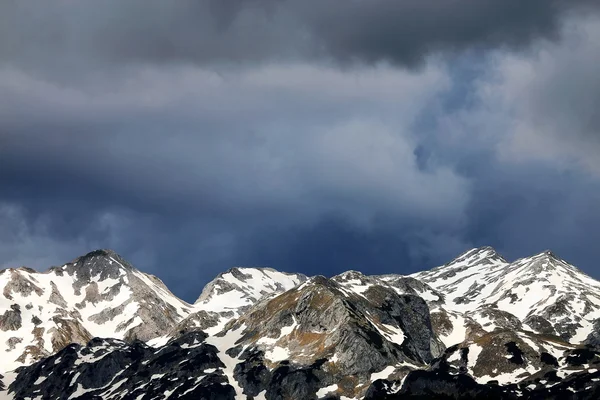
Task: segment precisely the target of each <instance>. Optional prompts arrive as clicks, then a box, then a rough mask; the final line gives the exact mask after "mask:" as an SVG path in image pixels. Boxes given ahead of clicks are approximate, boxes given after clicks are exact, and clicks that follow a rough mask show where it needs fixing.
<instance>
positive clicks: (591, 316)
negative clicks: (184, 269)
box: [0, 247, 600, 400]
mask: <svg viewBox="0 0 600 400" xmlns="http://www.w3.org/2000/svg"><path fill="white" fill-rule="evenodd" d="M0 285H1V287H0V289H2V290H3V292H2V296H0V307H2V309H0V340H3V341H4V343H5V346H6V348H5V350H6V352H7V355H8V356H9V357H8V358H6V359H5V360H2V359H0V373H2V376H0V390H2V387H3V386H4V387H6V391H5V392H0V398H2V396H3V395H5V396H6V397H7V398H15V399H21V398H32V399H33V398H52V399H54V398H56V399H59V398H60V399H75V398H78V399H87V398H90V399H92V398H93V399H97V398H102V399H104V398H106V399H130V398H131V399H166V398H169V399H173V398H182V399H185V398H189V399H268V400H274V399H340V400H342V399H344V400H349V399H362V398H364V399H394V398H402V399H404V398H424V397H425V398H431V397H432V396H433V397H436V396H442V395H443V396H446V398H459V397H460V396H464V395H470V396H471V398H480V397H481V398H532V399H534V398H540V399H541V398H557V399H562V398H570V397H569V396H571V397H572V398H590V399H592V398H598V397H599V396H600V383H598V382H600V372H599V370H600V353H599V352H598V351H599V350H600V282H598V281H596V280H594V279H592V278H591V277H589V276H587V275H585V274H584V273H583V272H581V271H580V270H578V269H577V268H575V267H574V266H572V265H571V264H569V263H567V262H566V261H564V260H562V259H560V258H559V257H557V256H555V255H554V254H552V253H551V252H543V253H540V254H537V255H535V256H532V257H528V258H523V259H520V260H517V261H514V262H509V261H507V260H506V259H504V258H503V257H502V256H500V255H499V254H497V253H496V252H495V251H494V250H493V249H492V248H490V247H483V248H478V249H472V250H469V251H467V252H465V253H464V254H462V255H461V256H459V257H457V258H456V259H455V260H453V261H451V262H449V263H448V264H445V265H443V266H440V267H437V268H434V269H432V270H429V271H424V272H420V273H416V274H413V275H410V276H402V275H395V274H388V275H380V276H368V275H364V274H362V273H360V272H358V271H348V272H345V273H343V274H340V275H337V276H334V277H332V278H326V277H322V276H316V277H306V276H304V275H302V274H291V273H283V272H279V271H276V270H274V269H271V268H232V269H230V270H228V271H226V272H223V273H221V274H219V275H218V276H217V277H216V278H215V279H214V280H213V281H212V282H210V283H209V284H208V285H206V287H205V288H204V290H202V293H201V294H200V296H199V298H198V300H197V301H196V302H195V304H193V305H192V304H187V303H185V302H184V301H182V300H179V299H178V298H177V297H175V296H174V295H173V294H172V293H170V292H169V291H168V289H167V288H166V287H165V286H164V285H163V284H162V282H160V281H159V280H158V278H155V277H152V276H150V275H147V274H144V273H142V272H140V271H138V270H136V269H135V268H133V266H131V265H130V264H129V263H127V262H126V261H125V260H123V259H122V258H121V257H119V256H118V255H117V254H116V253H114V252H111V251H108V250H99V251H96V252H92V253H90V254H87V255H85V256H83V257H80V258H78V259H76V260H75V261H73V262H72V263H68V264H65V265H64V266H60V267H53V268H51V269H50V270H48V271H47V272H45V273H38V272H35V271H33V270H30V269H27V268H18V269H8V270H4V271H1V272H0ZM92 337H104V339H92ZM69 343H75V344H69ZM86 343H87V344H86ZM38 360H39V361H38ZM36 361H37V362H36ZM19 365H25V367H22V368H19V369H17V370H16V371H14V372H11V369H13V368H15V367H16V366H19ZM27 365H29V366H27ZM565 396H566V397H565ZM573 396H576V397H573Z"/></svg>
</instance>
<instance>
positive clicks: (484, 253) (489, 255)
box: [446, 246, 508, 265]
mask: <svg viewBox="0 0 600 400" xmlns="http://www.w3.org/2000/svg"><path fill="white" fill-rule="evenodd" d="M482 260H489V261H496V262H503V263H508V261H506V259H505V258H504V257H502V256H501V255H500V254H498V252H497V251H496V250H495V249H494V248H493V247H491V246H483V247H476V248H473V249H470V250H467V251H465V252H464V253H462V254H461V255H459V256H458V257H456V258H455V259H454V260H452V261H451V262H450V263H448V264H446V265H452V264H457V263H467V264H475V263H479V262H480V261H482Z"/></svg>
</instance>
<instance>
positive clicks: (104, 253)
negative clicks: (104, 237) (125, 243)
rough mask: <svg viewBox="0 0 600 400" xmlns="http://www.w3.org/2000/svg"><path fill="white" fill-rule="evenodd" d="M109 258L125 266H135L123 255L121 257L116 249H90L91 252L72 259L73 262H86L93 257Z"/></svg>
mask: <svg viewBox="0 0 600 400" xmlns="http://www.w3.org/2000/svg"><path fill="white" fill-rule="evenodd" d="M98 258H99V259H108V260H109V261H113V262H117V263H118V264H121V266H123V267H125V268H133V267H132V266H131V264H129V263H128V262H127V261H126V260H125V259H124V258H123V257H121V256H120V255H119V254H118V253H117V252H116V251H114V250H111V249H98V250H93V251H90V252H89V253H87V254H85V255H83V256H80V257H77V258H76V259H75V260H73V261H72V263H73V264H75V263H79V262H82V263H84V264H85V262H86V261H90V260H93V259H98Z"/></svg>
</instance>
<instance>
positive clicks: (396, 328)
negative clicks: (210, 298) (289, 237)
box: [223, 277, 444, 399]
mask: <svg viewBox="0 0 600 400" xmlns="http://www.w3.org/2000/svg"><path fill="white" fill-rule="evenodd" d="M230 334H231V335H233V334H237V335H241V337H240V338H239V340H237V341H236V345H237V346H236V347H234V348H231V349H229V350H228V354H229V355H230V356H231V357H234V358H235V357H237V360H238V362H239V363H238V364H237V366H236V374H235V375H236V376H237V381H238V382H239V384H240V385H241V386H242V387H243V389H244V393H245V394H248V395H254V394H256V393H258V392H261V391H263V390H266V393H267V398H307V399H308V398H314V395H315V392H316V391H318V389H319V388H323V387H324V386H325V387H326V386H330V385H333V384H335V385H337V387H338V392H340V393H341V394H343V395H345V396H348V397H356V396H359V395H361V394H362V393H363V392H364V391H365V390H366V388H367V387H368V385H369V384H370V381H369V380H370V376H371V374H372V373H375V372H378V371H381V370H383V369H385V368H386V367H388V366H390V365H396V364H401V363H409V364H413V365H425V363H427V362H429V361H431V360H433V359H434V358H435V357H436V356H438V355H440V354H441V353H442V352H443V349H444V347H443V345H442V344H441V343H440V342H439V340H438V339H437V338H436V337H435V335H434V334H433V331H432V328H431V322H430V320H429V309H428V307H427V304H426V303H425V302H424V301H423V300H422V299H421V298H420V297H417V296H414V295H399V294H398V293H397V292H396V291H395V290H394V289H392V288H390V287H389V286H387V285H383V286H378V285H371V286H369V287H368V288H366V289H365V290H364V292H363V294H362V295H358V294H357V293H354V292H352V291H349V290H347V289H345V288H344V286H343V285H341V284H340V283H338V282H336V281H334V280H330V279H327V278H324V277H314V278H312V279H311V280H310V281H307V282H305V283H304V284H302V285H300V286H298V287H296V288H294V289H291V290H288V291H287V292H285V293H284V294H281V295H279V296H277V297H275V298H272V299H266V300H264V301H262V302H259V303H258V304H257V305H255V306H254V307H253V308H252V309H251V310H250V311H249V312H248V313H246V314H245V315H243V316H241V317H240V318H238V319H237V320H236V321H234V322H233V323H231V324H229V325H228V326H227V328H226V331H225V332H224V333H223V335H224V337H225V338H227V336H228V335H230ZM242 349H243V351H242ZM296 380H298V381H302V382H305V383H304V384H303V385H299V384H296V383H294V382H296ZM290 387H294V388H296V390H298V391H297V392H294V393H292V392H290V391H289V390H290V389H288V388H290ZM344 388H345V389H344ZM269 396H273V397H269ZM278 396H279V397H278ZM286 396H287V397H286ZM290 396H291V397H290ZM294 396H300V397H294ZM302 396H308V397H302Z"/></svg>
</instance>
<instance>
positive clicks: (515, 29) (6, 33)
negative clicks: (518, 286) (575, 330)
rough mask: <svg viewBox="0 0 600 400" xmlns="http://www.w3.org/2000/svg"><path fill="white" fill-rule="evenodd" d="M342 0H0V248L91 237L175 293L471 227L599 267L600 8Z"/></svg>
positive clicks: (19, 259)
mask: <svg viewBox="0 0 600 400" xmlns="http://www.w3.org/2000/svg"><path fill="white" fill-rule="evenodd" d="M340 4H341V3H340V2H333V1H312V0H308V1H259V0H255V1H252V0H248V1H214V2H207V1H204V2H203V1H193V2H192V1H177V2H163V1H154V0H151V1H143V2H141V1H133V2H120V1H102V2H86V1H77V2H71V1H60V2H53V4H50V3H49V2H26V1H6V2H0V221H1V222H2V223H0V257H1V258H0V265H1V266H15V265H20V264H28V265H30V266H33V267H36V268H39V269H44V268H46V267H47V266H49V265H52V264H57V263H61V262H64V261H66V260H69V259H71V258H73V257H76V256H78V255H80V254H82V253H84V252H87V251H89V250H92V249H94V248H98V247H110V248H114V249H115V250H117V251H118V252H120V253H122V254H123V255H124V256H125V257H126V258H129V259H131V260H132V261H133V262H134V263H135V265H136V266H138V267H139V268H141V269H143V270H145V271H147V272H150V273H154V274H156V275H158V276H159V277H161V278H162V279H164V280H165V281H166V283H167V284H168V285H169V287H171V288H172V289H173V290H174V291H175V292H176V293H177V294H178V295H180V296H183V297H185V299H186V300H194V299H195V297H196V296H197V295H198V294H199V292H200V289H201V286H202V285H203V284H204V283H206V282H207V281H208V280H209V279H211V278H212V277H213V276H214V275H216V274H217V273H219V272H221V271H223V270H224V269H225V268H228V267H231V266H233V265H271V266H273V267H275V268H278V269H281V270H288V271H300V272H305V273H308V274H316V273H322V274H326V275H330V274H334V273H339V272H341V271H343V270H346V269H350V268H352V269H360V270H362V271H364V272H367V273H384V272H400V273H407V272H413V271H416V270H419V269H423V268H429V267H432V266H434V265H435V264H439V263H441V262H445V261H447V260H448V259H449V258H450V257H452V256H453V255H455V254H458V253H460V252H462V251H464V250H465V249H467V248H468V247H470V246H475V245H477V246H479V245H493V246H496V247H498V249H499V250H500V251H502V252H504V253H506V255H507V256H508V257H509V258H513V257H518V256H525V255H528V254H530V253H533V252H536V251H541V250H543V249H545V248H548V247H550V248H553V249H554V250H556V252H557V253H558V254H559V255H561V256H564V257H565V258H567V259H569V260H572V261H574V262H576V263H577V264H579V265H580V266H581V267H582V268H584V269H585V270H586V272H588V273H591V274H592V275H594V276H595V277H598V276H600V272H597V271H595V270H594V268H595V264H594V260H595V259H597V258H598V257H600V253H599V251H600V250H598V247H597V246H595V243H596V242H597V239H598V237H597V234H596V226H597V223H598V222H600V221H599V219H600V214H599V213H598V212H597V211H596V209H595V207H594V205H595V204H597V203H598V201H600V188H599V187H598V176H600V175H598V174H599V173H600V165H598V164H596V163H595V162H596V161H597V157H595V155H596V154H598V153H597V152H598V151H599V149H598V147H595V145H594V140H592V139H590V138H593V137H594V134H595V132H597V130H598V129H597V121H598V118H597V117H598V115H597V110H598V109H600V107H597V102H598V93H600V86H599V85H598V82H599V81H598V74H597V73H596V71H595V69H596V65H598V64H599V63H600V59H598V55H599V54H600V51H599V49H598V43H600V35H599V32H598V28H597V27H598V20H597V18H596V16H595V15H592V16H591V17H585V18H584V17H582V16H581V14H579V13H583V11H586V10H588V9H589V10H592V9H594V8H596V7H597V6H596V4H598V3H597V2H595V1H548V0H546V1H541V0H532V1H527V2H526V1H516V0H514V1H513V0H508V1H492V0H489V1H488V0H480V1H467V0H455V1H450V2H439V3H436V6H435V7H434V6H432V3H428V2H422V1H415V0H407V1H383V0H371V1H352V2H344V3H343V7H341V6H340ZM578 30H581V32H583V33H582V34H581V35H578V34H577V32H576V31H578ZM573 32H575V33H573ZM586 36H587V37H586ZM546 39H549V40H546ZM526 48H527V49H528V50H529V49H532V50H533V51H516V52H515V49H518V50H522V49H526ZM465 50H466V52H465ZM437 53H446V54H452V55H454V56H453V57H449V58H439V57H431V58H429V57H428V56H429V55H434V54H437ZM331 60H333V61H334V62H333V63H329V62H327V61H331ZM573 60H578V61H577V62H573ZM323 61H325V62H323ZM355 61H357V62H356V63H355ZM377 61H389V62H390V63H389V64H386V63H377ZM416 63H420V66H421V68H419V69H413V70H411V71H407V70H405V67H406V66H414V65H415V64H416ZM225 64H228V65H225ZM572 137H576V138H577V140H570V138H572ZM574 158H575V159H580V160H583V161H584V163H585V165H586V166H591V168H589V170H591V171H592V174H590V173H589V170H587V169H585V168H581V165H580V164H581V163H574V162H573V159H574ZM595 160H596V161H595ZM596 167H598V168H596Z"/></svg>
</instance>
